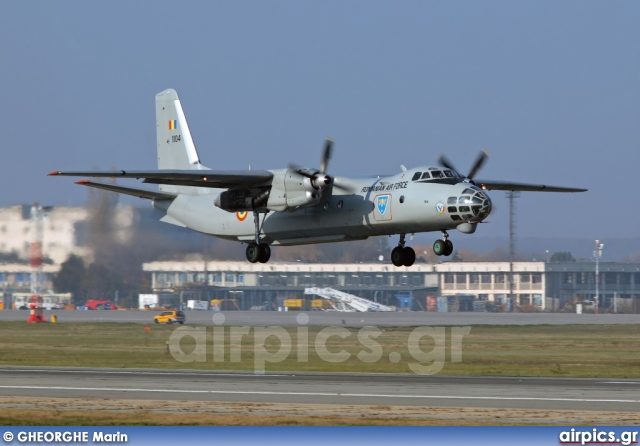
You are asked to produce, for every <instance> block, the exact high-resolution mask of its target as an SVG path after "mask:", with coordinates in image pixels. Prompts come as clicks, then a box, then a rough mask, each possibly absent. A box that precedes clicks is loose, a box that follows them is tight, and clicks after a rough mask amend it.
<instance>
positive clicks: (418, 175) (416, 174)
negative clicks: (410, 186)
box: [411, 172, 422, 181]
mask: <svg viewBox="0 0 640 446" xmlns="http://www.w3.org/2000/svg"><path fill="white" fill-rule="evenodd" d="M421 175H422V172H416V173H414V174H413V178H411V181H417V180H419V179H420V176H421Z"/></svg>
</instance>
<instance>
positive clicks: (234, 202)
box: [213, 187, 271, 212]
mask: <svg viewBox="0 0 640 446" xmlns="http://www.w3.org/2000/svg"><path fill="white" fill-rule="evenodd" d="M270 190H271V188H270V187H254V188H251V189H230V190H226V191H224V192H222V193H221V194H220V195H218V196H217V197H216V199H215V200H214V201H213V204H215V205H216V206H217V207H219V208H220V209H224V210H225V211H228V212H242V211H255V210H256V209H260V208H264V207H265V206H266V204H267V201H268V200H269V192H270Z"/></svg>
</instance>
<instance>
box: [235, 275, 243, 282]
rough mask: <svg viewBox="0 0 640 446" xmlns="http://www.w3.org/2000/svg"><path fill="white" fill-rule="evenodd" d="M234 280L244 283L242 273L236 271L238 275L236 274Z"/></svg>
mask: <svg viewBox="0 0 640 446" xmlns="http://www.w3.org/2000/svg"><path fill="white" fill-rule="evenodd" d="M236 282H237V283H244V274H242V273H238V275H237V276H236Z"/></svg>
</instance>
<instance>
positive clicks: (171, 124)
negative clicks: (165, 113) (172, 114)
mask: <svg viewBox="0 0 640 446" xmlns="http://www.w3.org/2000/svg"><path fill="white" fill-rule="evenodd" d="M175 129H176V120H175V119H170V120H169V130H175Z"/></svg>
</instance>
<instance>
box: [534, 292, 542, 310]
mask: <svg viewBox="0 0 640 446" xmlns="http://www.w3.org/2000/svg"><path fill="white" fill-rule="evenodd" d="M533 305H535V306H536V307H541V306H542V294H534V295H533Z"/></svg>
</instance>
